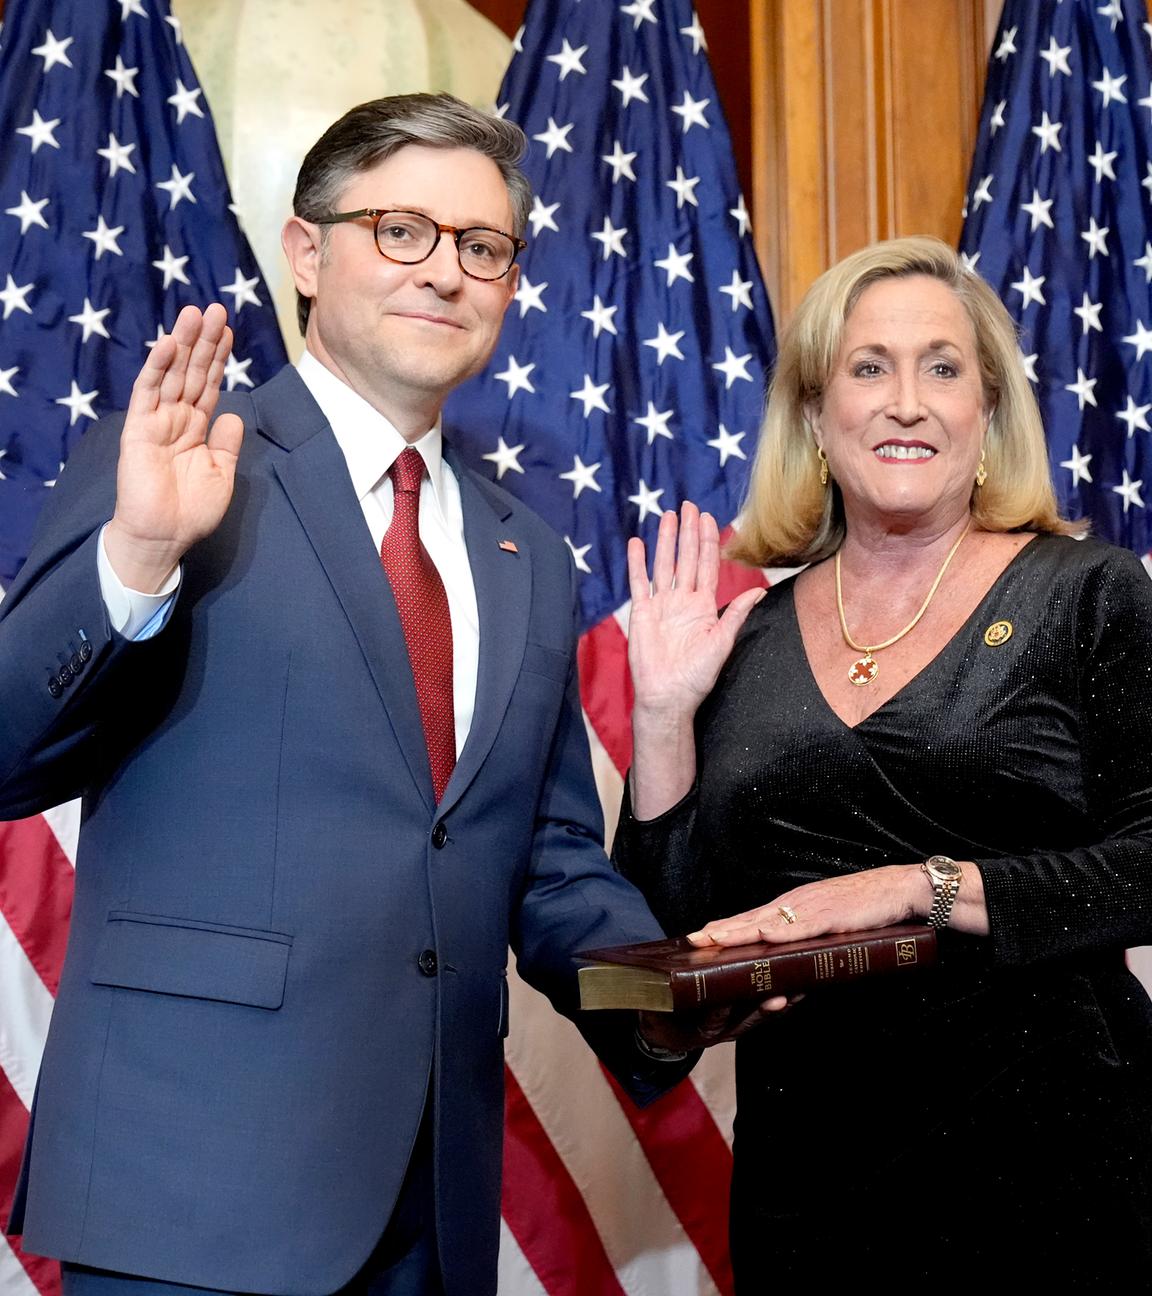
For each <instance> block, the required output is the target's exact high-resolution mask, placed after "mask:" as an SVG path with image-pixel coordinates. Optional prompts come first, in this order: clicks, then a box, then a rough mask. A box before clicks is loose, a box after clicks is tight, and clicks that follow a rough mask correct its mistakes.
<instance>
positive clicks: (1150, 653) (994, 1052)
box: [616, 536, 1152, 1294]
mask: <svg viewBox="0 0 1152 1296" xmlns="http://www.w3.org/2000/svg"><path fill="white" fill-rule="evenodd" d="M997 621H1008V622H1010V623H1011V627H1012V634H1011V637H1010V638H1008V639H1007V640H1006V641H1005V642H1003V643H1000V644H999V645H998V646H990V645H988V644H987V643H986V642H985V631H986V630H987V629H988V627H989V626H991V625H992V624H993V623H994V622H997ZM697 749H698V758H699V776H698V780H697V786H696V788H695V789H694V791H693V792H692V793H691V794H690V795H689V796H688V797H687V798H685V800H684V801H683V802H681V803H680V804H679V805H678V806H675V807H673V808H672V809H671V810H669V811H668V812H667V813H666V814H665V815H663V816H661V817H660V818H659V819H656V820H652V821H649V822H645V823H638V822H636V821H635V820H634V819H632V818H631V816H630V814H629V811H628V808H627V806H626V807H625V813H624V816H623V818H622V821H621V827H620V830H619V833H618V837H617V849H616V854H617V860H618V863H619V865H620V867H621V868H622V870H623V871H624V872H625V873H626V874H627V875H628V876H629V877H631V878H633V880H635V881H636V882H637V883H638V884H639V885H640V886H641V888H642V889H643V890H644V891H645V893H646V894H647V895H648V897H649V899H650V901H651V902H652V905H653V908H654V909H655V911H656V913H657V916H658V917H660V918H661V919H662V921H663V922H664V924H665V926H666V927H667V928H668V930H670V931H686V930H691V929H693V928H695V927H697V926H699V925H700V924H701V923H702V922H703V921H706V920H707V919H710V918H718V917H722V916H724V915H726V914H731V913H736V912H739V911H740V910H743V909H746V908H749V907H751V906H753V905H757V904H763V903H765V902H766V901H768V900H770V899H771V898H772V897H773V896H775V895H778V894H780V893H781V892H782V891H785V890H787V889H788V888H790V887H792V886H795V885H797V884H799V883H801V882H805V881H812V880H815V879H818V878H823V877H828V876H831V875H835V874H841V873H847V872H850V871H853V870H859V869H865V868H870V867H875V866H878V865H883V864H896V863H900V864H905V863H909V862H912V861H918V860H922V859H924V858H925V857H926V856H928V855H932V854H943V855H951V856H952V857H954V858H956V859H966V860H975V861H976V863H977V864H978V865H979V867H980V869H981V872H982V874H983V878H984V885H985V890H986V894H987V901H988V911H989V916H990V922H991V934H990V936H989V937H988V938H986V939H977V938H974V937H965V936H961V935H958V934H956V933H953V932H945V933H944V934H943V935H942V938H941V957H942V960H943V966H942V968H941V969H940V970H938V971H934V972H930V973H925V974H923V975H922V976H920V977H918V978H915V979H912V980H903V981H901V980H894V981H886V980H879V981H872V982H868V983H860V984H858V985H853V986H837V987H835V988H831V989H828V990H825V991H823V992H817V993H814V994H812V995H810V996H809V997H808V999H807V1000H806V1001H805V1002H803V1003H801V1004H799V1005H797V1006H796V1007H795V1008H794V1009H792V1010H791V1011H790V1012H788V1013H786V1014H783V1015H782V1016H781V1017H780V1018H779V1019H774V1020H772V1021H769V1022H768V1023H766V1024H765V1025H764V1026H763V1027H761V1028H759V1029H758V1030H756V1031H753V1032H752V1033H751V1034H749V1035H746V1036H745V1037H744V1038H743V1039H741V1040H740V1042H739V1043H738V1045H737V1046H736V1047H737V1105H738V1115H737V1121H736V1145H735V1172H734V1179H733V1205H732V1247H733V1264H734V1268H735V1270H736V1274H737V1281H738V1291H739V1292H740V1293H742V1294H743V1293H749V1294H751V1293H759V1292H781V1293H784V1292H790V1291H795V1290H799V1286H798V1284H800V1283H801V1282H804V1283H805V1284H806V1286H810V1285H811V1284H812V1283H815V1284H816V1288H815V1289H817V1290H820V1289H824V1288H826V1287H827V1286H828V1285H830V1284H831V1283H833V1282H843V1281H849V1280H852V1279H856V1280H857V1281H858V1280H860V1279H862V1278H877V1277H879V1278H882V1279H884V1280H887V1281H891V1282H892V1283H893V1284H894V1285H895V1286H896V1287H900V1286H902V1285H903V1284H904V1282H906V1281H907V1280H910V1279H927V1280H929V1281H930V1282H932V1283H933V1285H934V1286H936V1287H937V1288H938V1289H944V1290H959V1289H960V1288H961V1287H965V1288H968V1287H971V1286H972V1285H974V1284H979V1285H981V1286H983V1287H986V1288H989V1289H990V1290H993V1291H995V1290H1000V1289H1002V1288H1006V1287H1007V1286H1008V1284H1009V1283H1011V1284H1012V1285H1015V1284H1017V1283H1026V1284H1027V1289H1028V1290H1038V1291H1044V1290H1051V1291H1071V1290H1095V1289H1097V1288H1103V1287H1104V1286H1105V1285H1106V1284H1108V1283H1110V1282H1111V1281H1112V1280H1116V1281H1120V1280H1123V1282H1124V1284H1125V1286H1126V1287H1127V1288H1128V1289H1131V1288H1133V1287H1135V1289H1136V1290H1144V1289H1145V1287H1147V1286H1149V1285H1152V1173H1150V1165H1152V1005H1150V1004H1149V1000H1148V997H1147V995H1146V994H1145V993H1144V991H1143V989H1142V988H1141V986H1140V984H1139V983H1138V982H1137V981H1136V979H1135V978H1134V977H1133V976H1132V975H1131V974H1130V973H1129V971H1128V970H1127V967H1126V964H1125V959H1124V949H1125V947H1126V946H1132V945H1140V944H1145V943H1148V942H1150V941H1152V582H1150V581H1149V579H1148V577H1147V575H1146V574H1145V572H1144V570H1143V568H1142V567H1141V565H1140V563H1139V562H1138V560H1137V559H1135V558H1134V557H1133V556H1132V555H1130V554H1127V553H1124V552H1122V551H1119V550H1116V549H1113V548H1111V547H1110V546H1107V545H1104V544H1100V543H1097V542H1095V541H1092V540H1088V541H1083V542H1077V541H1074V540H1070V539H1065V538H1057V537H1050V536H1040V537H1038V538H1037V539H1035V540H1033V541H1032V542H1031V543H1029V544H1028V545H1027V546H1025V548H1024V549H1022V550H1021V551H1020V552H1019V553H1018V554H1017V555H1016V557H1015V558H1014V559H1013V561H1012V562H1011V563H1010V564H1009V566H1008V567H1007V568H1006V569H1005V571H1004V572H1003V574H1002V575H1001V576H1000V578H999V579H998V580H997V581H996V583H995V585H994V586H993V587H992V589H991V590H990V591H989V593H988V594H987V596H986V597H985V598H984V599H983V601H982V602H981V604H980V606H979V607H978V608H977V609H976V611H975V612H974V613H973V615H972V616H971V618H970V619H969V620H968V621H967V622H966V623H965V625H964V626H963V627H962V628H961V630H960V631H959V632H958V633H957V634H956V635H955V637H954V638H953V639H952V640H950V641H949V643H948V644H947V645H946V646H945V647H944V649H943V650H942V651H941V653H940V654H939V655H938V656H937V657H936V658H935V659H934V660H933V661H932V662H931V663H930V664H929V665H928V666H926V667H925V668H924V670H922V671H921V672H920V673H919V674H918V675H917V676H915V677H914V678H913V679H912V680H911V681H910V682H909V683H908V684H907V685H906V686H905V687H904V688H903V689H902V690H901V691H900V692H899V693H898V694H897V695H896V696H895V697H893V698H892V699H891V700H890V701H889V702H887V703H886V704H885V705H884V706H882V707H881V708H880V709H879V710H878V711H876V712H874V713H873V714H872V715H871V716H869V717H868V718H867V719H866V720H864V721H863V722H862V723H861V724H859V725H857V726H856V727H855V728H849V727H848V726H846V725H845V724H844V723H843V722H842V721H841V720H840V719H839V718H838V717H837V716H836V715H835V713H834V712H833V711H832V710H831V709H830V708H829V706H828V705H827V703H826V702H825V701H824V698H823V696H822V694H821V693H820V690H819V688H818V687H817V685H816V682H815V680H814V678H813V676H812V673H811V670H810V668H809V666H808V661H807V658H806V656H805V654H804V648H803V644H802V641H801V637H800V631H799V626H798V624H797V620H796V613H795V608H794V604H793V592H792V582H790V581H789V582H784V583H782V584H780V585H778V586H776V587H774V588H772V589H771V590H770V591H769V593H768V595H767V597H766V598H765V599H764V600H763V601H762V602H761V603H760V604H759V605H758V606H757V608H756V609H755V610H754V611H753V612H752V615H751V616H750V618H749V620H748V623H747V625H746V626H745V628H744V630H743V631H742V633H741V637H740V639H739V641H738V643H737V646H736V648H735V650H734V652H733V654H732V657H731V659H730V660H729V662H728V664H727V666H726V668H725V671H724V673H723V675H722V677H721V679H720V680H719V682H718V684H717V686H716V688H715V690H714V691H713V693H712V695H711V697H710V698H709V699H708V702H707V703H706V704H705V706H704V707H703V708H702V709H701V711H700V714H699V717H698V723H697Z"/></svg>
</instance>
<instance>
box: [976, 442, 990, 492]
mask: <svg viewBox="0 0 1152 1296" xmlns="http://www.w3.org/2000/svg"><path fill="white" fill-rule="evenodd" d="M987 480H988V469H987V468H986V467H985V466H984V451H983V450H981V451H980V463H979V464H978V465H977V468H976V485H977V486H983V485H984V483H985V482H986V481H987Z"/></svg>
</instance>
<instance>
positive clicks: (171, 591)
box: [96, 523, 183, 641]
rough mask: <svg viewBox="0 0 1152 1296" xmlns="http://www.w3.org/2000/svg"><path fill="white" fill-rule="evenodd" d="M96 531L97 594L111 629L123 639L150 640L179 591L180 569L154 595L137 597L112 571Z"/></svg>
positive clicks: (101, 537)
mask: <svg viewBox="0 0 1152 1296" xmlns="http://www.w3.org/2000/svg"><path fill="white" fill-rule="evenodd" d="M106 529H107V523H105V525H104V526H103V527H101V528H100V541H99V543H98V544H97V546H96V570H97V572H98V574H99V576H100V594H101V596H102V597H103V599H104V607H105V609H106V610H107V612H108V620H109V622H110V623H111V625H112V629H113V630H114V631H115V632H116V633H117V634H118V635H122V636H123V637H124V638H125V639H131V640H134V641H140V640H143V639H151V638H152V636H153V635H154V634H156V632H157V631H158V630H160V629H161V628H162V627H163V625H164V622H165V619H166V617H167V615H168V612H169V609H170V608H171V606H172V604H173V602H174V601H175V598H176V591H177V590H178V589H179V588H180V581H181V578H182V575H183V567H182V566H177V568H176V570H175V571H174V572H173V573H172V575H171V576H169V577H168V579H167V580H166V581H165V582H164V585H163V587H162V588H161V589H160V590H159V591H158V592H157V593H155V594H141V593H140V591H139V590H132V589H128V588H127V586H125V585H124V584H123V583H122V582H121V580H120V577H119V576H117V575H116V573H115V571H113V569H112V564H111V562H110V561H109V560H108V554H107V552H106V551H105V549H104V531H105V530H106Z"/></svg>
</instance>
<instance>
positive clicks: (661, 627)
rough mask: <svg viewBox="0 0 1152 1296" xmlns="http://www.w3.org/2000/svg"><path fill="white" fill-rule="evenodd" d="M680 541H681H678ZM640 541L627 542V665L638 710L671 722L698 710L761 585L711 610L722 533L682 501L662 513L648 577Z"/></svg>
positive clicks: (707, 517)
mask: <svg viewBox="0 0 1152 1296" xmlns="http://www.w3.org/2000/svg"><path fill="white" fill-rule="evenodd" d="M677 539H679V544H677ZM646 557H647V555H646V554H645V550H644V542H643V541H642V540H639V539H635V538H634V539H632V540H629V542H628V581H629V585H630V587H631V593H632V616H631V622H630V624H629V629H628V663H629V666H630V667H631V670H632V684H633V688H634V690H635V698H636V700H635V709H636V710H637V711H640V712H642V713H647V714H649V715H654V716H655V715H663V716H667V717H668V718H670V719H673V720H679V719H683V718H684V717H685V716H691V715H693V714H695V711H696V708H697V707H698V706H699V705H700V703H701V702H702V701H703V700H704V698H705V697H707V695H708V693H709V692H710V691H711V689H712V686H713V684H715V682H716V677H717V675H719V673H720V668H721V667H722V666H723V665H724V663H725V661H726V660H727V659H728V655H729V653H730V652H731V651H732V645H733V644H734V643H735V641H736V635H737V633H738V632H739V630H740V627H741V626H742V625H743V624H744V621H745V618H746V617H747V616H748V613H749V612H751V610H752V608H753V607H754V606H755V605H756V604H757V603H758V602H759V601H760V599H762V598H763V597H764V591H763V590H762V589H755V590H745V591H744V592H743V593H742V594H739V595H737V597H736V598H734V599H733V600H732V602H731V603H730V604H729V605H728V607H727V608H726V609H725V611H724V615H723V616H720V617H718V616H717V614H716V586H717V582H718V580H719V576H720V532H719V528H718V527H717V525H716V519H715V518H714V517H712V515H711V514H709V513H701V512H700V510H699V509H698V508H697V507H696V505H695V504H691V503H688V502H685V503H684V504H683V505H682V506H681V509H680V517H679V520H677V517H676V514H675V513H674V512H672V511H669V512H667V513H665V514H664V516H663V517H662V518H661V519H660V529H659V532H658V534H657V537H656V552H655V555H654V558H653V563H652V579H651V582H649V579H648V570H647V566H646Z"/></svg>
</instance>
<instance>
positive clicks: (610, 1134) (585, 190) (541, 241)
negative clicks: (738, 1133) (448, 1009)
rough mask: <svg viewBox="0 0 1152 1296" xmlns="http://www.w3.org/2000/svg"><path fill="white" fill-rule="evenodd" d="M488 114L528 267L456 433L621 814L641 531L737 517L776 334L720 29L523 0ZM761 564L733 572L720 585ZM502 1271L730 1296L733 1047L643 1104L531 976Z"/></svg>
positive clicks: (586, 1292) (512, 1067) (670, 1295)
mask: <svg viewBox="0 0 1152 1296" xmlns="http://www.w3.org/2000/svg"><path fill="white" fill-rule="evenodd" d="M498 110H499V111H500V112H501V113H503V114H505V115H507V116H508V117H509V118H511V119H512V120H514V121H516V122H518V123H519V124H520V125H521V126H523V128H524V130H525V131H526V133H527V135H528V138H529V141H530V150H529V153H528V157H527V160H526V164H525V169H526V171H527V173H528V176H529V178H530V179H531V181H532V186H533V189H534V192H535V200H534V205H533V209H532V214H531V218H530V229H529V230H528V238H529V247H528V249H527V251H526V252H525V254H524V256H523V258H522V263H521V277H520V285H519V289H518V291H517V294H516V299H515V302H514V303H513V305H512V307H511V309H510V310H509V313H508V316H507V317H506V320H505V324H504V330H503V333H502V335H501V340H500V344H499V348H498V350H497V352H496V354H495V356H494V357H493V359H492V361H491V362H490V363H489V365H488V368H487V369H486V371H485V373H484V374H483V375H482V376H480V377H479V378H477V379H474V380H473V381H472V382H471V383H469V384H467V385H466V386H465V387H464V388H462V389H461V390H460V391H459V392H458V393H456V394H455V395H454V396H453V398H452V399H451V400H450V401H449V404H448V407H447V409H446V411H445V429H446V431H447V433H448V434H449V435H450V436H451V437H452V438H453V439H454V441H455V442H456V444H457V445H459V446H460V447H461V449H462V451H463V452H464V454H465V455H466V457H468V458H469V459H470V461H471V463H472V464H473V466H474V467H476V468H477V469H478V470H480V471H481V472H485V473H487V474H488V475H489V476H490V477H492V478H493V479H494V480H496V481H498V482H500V484H501V485H503V486H504V487H506V488H507V489H509V490H511V491H512V492H514V493H515V494H517V495H519V496H520V497H521V498H523V499H524V500H526V501H527V502H528V503H529V504H530V505H531V506H532V507H533V508H534V509H536V511H537V512H538V513H540V514H541V515H542V516H544V517H545V518H547V519H548V520H549V521H550V522H551V523H552V524H553V525H554V526H555V527H556V529H557V530H558V531H559V532H560V534H561V535H563V536H564V537H565V539H566V540H567V542H568V545H569V547H570V548H571V551H572V556H573V559H574V561H575V564H576V567H577V570H578V571H579V573H580V604H581V606H580V615H581V630H582V632H583V634H582V639H581V643H580V665H581V692H582V697H583V702H584V709H585V716H586V720H587V722H588V729H589V736H590V740H591V742H592V747H593V754H594V758H595V761H596V765H597V773H598V777H599V779H600V784H601V793H602V796H603V797H604V799H605V805H606V809H607V811H608V817H609V820H610V825H611V819H612V817H613V816H614V813H615V809H616V807H617V806H618V805H619V801H620V793H621V790H622V778H623V775H624V773H625V771H626V769H627V767H628V764H629V761H630V757H631V740H630V735H629V730H628V706H629V699H630V690H629V684H628V675H627V663H626V651H627V641H626V637H625V636H626V630H627V621H628V605H627V599H628V588H627V576H626V570H625V564H624V553H625V545H626V542H627V540H628V537H629V536H632V535H641V536H643V537H644V538H645V539H646V540H647V541H648V542H651V541H652V540H653V538H654V535H655V530H656V525H657V522H658V520H659V516H660V513H661V512H662V511H663V510H664V509H669V508H676V507H677V506H678V505H679V504H680V503H681V502H682V501H683V500H685V499H691V500H693V501H695V502H696V503H697V504H699V505H700V506H701V507H702V508H706V509H708V510H709V511H711V512H712V513H713V514H714V515H715V516H716V518H717V519H718V521H719V522H720V524H721V526H726V525H727V524H729V523H730V522H731V521H732V519H733V517H734V516H735V514H736V512H737V509H738V507H739V505H740V501H741V498H742V495H743V491H744V487H745V483H746V479H747V470H748V466H749V461H750V459H751V454H752V450H753V448H754V443H755V439H756V433H757V429H758V426H759V423H760V418H761V414H762V410H763V400H764V388H765V384H766V380H767V376H768V371H769V368H770V365H771V363H772V360H773V357H774V353H775V344H774V337H773V330H772V320H771V313H770V311H769V307H768V301H767V297H766V295H765V292H764V286H763V283H762V280H761V277H760V272H759V269H758V267H757V264H756V260H755V256H754V253H753V250H752V240H751V234H750V227H749V216H748V210H747V206H746V203H745V201H744V198H743V196H742V195H741V193H740V191H739V186H738V183H737V180H736V174H735V166H734V162H733V158H732V150H731V144H730V140H729V136H728V130H727V126H726V124H725V122H724V117H723V114H722V112H721V109H720V101H719V96H718V94H717V91H716V85H715V82H714V80H713V77H712V72H711V69H710V67H709V63H708V57H707V47H706V42H705V37H704V32H703V30H702V28H701V26H700V22H699V19H698V17H697V15H696V14H695V12H694V11H693V9H692V7H691V5H690V3H688V0H634V2H632V3H623V2H621V0H613V3H596V4H591V3H583V4H581V3H578V2H576V0H533V3H532V4H530V6H529V9H528V13H527V16H526V19H525V24H524V26H523V28H522V29H521V30H520V32H519V33H518V35H517V37H516V41H515V54H514V57H513V59H512V62H511V64H510V66H509V69H508V73H507V76H506V77H505V80H504V84H503V86H502V87H501V90H500V94H499V100H498ZM750 583H761V582H760V579H759V576H758V575H757V574H755V573H750V572H747V571H742V570H737V569H734V568H733V569H729V570H728V571H726V573H725V580H724V589H723V590H722V598H723V599H724V600H725V601H726V600H727V598H730V597H731V596H732V594H733V593H735V592H736V591H737V590H738V589H739V588H742V587H744V586H746V585H747V584H750ZM515 993H516V995H517V998H518V1002H517V1003H516V1004H515V1005H514V1009H515V1010H516V1011H514V1013H513V1018H512V1020H513V1033H512V1036H511V1037H510V1040H509V1047H508V1054H507V1057H508V1070H507V1081H508V1095H509V1096H508V1104H507V1116H508V1133H507V1137H506V1145H505V1190H504V1229H505V1231H504V1239H503V1243H504V1244H503V1246H502V1250H501V1266H502V1274H501V1291H502V1292H506V1293H508V1296H512V1293H516V1296H520V1293H528V1292H532V1293H540V1292H546V1293H548V1296H610V1294H611V1296H621V1294H622V1293H635V1294H636V1296H640V1293H649V1292H653V1293H654V1292H660V1293H661V1294H662V1296H665V1294H666V1296H678V1294H680V1293H682V1294H683V1296H689V1294H690V1293H691V1294H692V1296H695V1294H696V1293H701V1292H717V1291H718V1292H725V1293H726V1292H729V1291H730V1290H731V1273H730V1269H729V1265H728V1258H727V1245H726V1239H727V1218H726V1216H727V1201H728V1178H729V1174H730V1171H731V1152H730V1138H731V1130H730V1125H731V1114H732V1113H731V1108H732V1093H731V1075H730V1067H731V1059H730V1056H729V1055H728V1051H727V1050H720V1051H718V1053H717V1054H716V1055H714V1056H713V1055H710V1056H709V1057H708V1058H707V1059H706V1061H705V1063H704V1064H703V1065H702V1066H701V1067H700V1068H698V1069H697V1072H696V1073H695V1074H694V1076H693V1078H692V1080H690V1081H689V1082H688V1083H686V1084H684V1085H681V1086H679V1087H678V1088H677V1089H676V1090H675V1091H674V1092H673V1093H672V1094H670V1095H668V1096H667V1097H665V1098H664V1099H663V1100H662V1101H661V1102H660V1103H658V1104H656V1105H655V1106H654V1107H653V1108H650V1109H648V1110H647V1111H645V1112H638V1111H637V1110H636V1109H635V1107H633V1106H632V1104H631V1103H630V1102H629V1101H628V1100H627V1099H626V1098H624V1097H623V1096H622V1095H621V1094H620V1093H619V1092H618V1091H616V1090H614V1089H613V1087H612V1086H611V1084H610V1082H609V1081H608V1080H607V1079H606V1077H605V1075H604V1074H603V1073H602V1072H601V1071H600V1070H599V1068H598V1067H597V1066H596V1064H595V1062H594V1061H592V1060H591V1059H590V1057H588V1056H587V1055H586V1050H583V1051H582V1050H581V1046H580V1045H579V1044H578V1042H577V1041H575V1040H574V1038H573V1035H574V1032H572V1030H571V1028H570V1027H567V1024H566V1023H558V1022H557V1021H556V1020H555V1019H554V1017H552V1016H550V1015H549V1014H548V1012H547V1010H546V1008H545V1007H544V1006H543V1005H542V1004H541V1003H540V1002H538V997H536V996H534V995H533V993H532V992H531V991H529V990H527V989H526V988H525V987H523V986H517V987H516V988H515Z"/></svg>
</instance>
